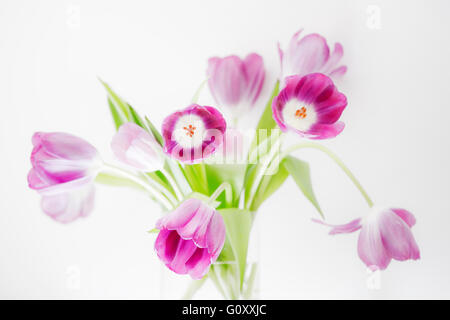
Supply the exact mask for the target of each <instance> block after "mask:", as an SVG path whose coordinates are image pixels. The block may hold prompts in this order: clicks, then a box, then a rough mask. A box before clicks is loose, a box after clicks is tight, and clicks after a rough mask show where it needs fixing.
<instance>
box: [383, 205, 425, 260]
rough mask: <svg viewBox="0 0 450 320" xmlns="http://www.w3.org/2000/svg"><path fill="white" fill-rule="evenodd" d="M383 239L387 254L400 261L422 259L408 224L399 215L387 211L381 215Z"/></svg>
mask: <svg viewBox="0 0 450 320" xmlns="http://www.w3.org/2000/svg"><path fill="white" fill-rule="evenodd" d="M379 227H380V233H381V238H382V241H383V244H384V247H385V248H386V250H387V252H389V254H390V255H391V257H392V258H394V259H395V260H399V261H404V260H408V259H413V260H417V259H419V258H420V251H419V247H418V246H417V243H416V241H415V239H414V237H413V235H412V232H411V230H410V227H409V226H408V224H407V223H406V222H405V221H404V220H403V219H402V218H401V217H400V216H398V215H397V214H395V213H394V212H392V211H390V210H389V211H387V212H385V213H383V214H380V217H379Z"/></svg>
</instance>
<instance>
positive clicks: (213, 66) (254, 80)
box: [207, 53, 265, 117]
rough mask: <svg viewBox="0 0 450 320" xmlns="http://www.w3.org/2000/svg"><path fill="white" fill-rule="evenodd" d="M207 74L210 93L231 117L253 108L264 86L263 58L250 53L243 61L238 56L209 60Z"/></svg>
mask: <svg viewBox="0 0 450 320" xmlns="http://www.w3.org/2000/svg"><path fill="white" fill-rule="evenodd" d="M207 75H208V77H209V79H208V84H209V89H210V91H211V94H212V95H213V97H214V99H215V100H216V103H217V104H218V105H219V106H220V107H223V108H225V109H227V111H228V112H230V113H231V116H232V117H238V116H241V115H242V114H241V112H243V111H245V110H247V109H248V108H250V107H252V106H253V105H254V104H255V102H256V100H257V99H258V97H259V94H260V92H261V88H262V86H263V83H264V77H265V71H264V63H263V59H262V57H261V56H260V55H258V54H256V53H251V54H249V55H248V56H247V57H245V59H243V60H242V59H241V58H239V57H237V56H228V57H225V58H218V57H214V58H210V59H209V61H208V70H207Z"/></svg>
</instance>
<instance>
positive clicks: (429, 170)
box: [0, 0, 450, 299]
mask: <svg viewBox="0 0 450 320" xmlns="http://www.w3.org/2000/svg"><path fill="white" fill-rule="evenodd" d="M449 10H450V2H448V1H445V0H442V1H438V0H435V1H418V0H414V1H379V0H372V1H366V0H363V1H361V0H354V1H332V0H330V1H287V0H285V1H280V0H278V1H242V0H241V1H231V0H228V1H211V0H209V1H142V2H138V1H109V0H108V1H107V0H104V1H75V0H74V1H67V0H66V1H17V0H14V1H5V0H1V1H0V110H1V117H0V153H1V157H0V178H1V180H0V194H1V196H0V198H1V201H0V209H1V210H0V298H14V299H15V298H64V299H73V298H88V299H91V298H139V299H140V298H144V299H146V298H159V297H160V278H161V267H160V263H159V261H158V260H157V258H156V256H155V254H154V253H153V249H152V245H153V241H154V235H149V234H147V233H146V230H149V229H150V228H152V226H153V224H154V222H155V221H156V219H157V218H158V216H159V211H158V207H157V206H156V205H155V204H153V203H151V202H150V201H148V200H147V199H146V197H145V196H144V195H140V194H136V193H135V192H133V191H130V190H125V189H123V190H119V189H114V188H108V187H98V188H97V191H98V192H97V198H96V209H95V211H94V212H93V214H92V215H91V217H89V218H88V219H83V220H82V221H77V222H75V223H73V224H70V225H59V224H57V223H55V222H54V221H52V220H51V219H49V218H48V217H46V216H45V215H44V214H42V213H41V211H40V208H39V197H38V195H37V194H36V193H35V192H33V191H32V190H29V189H28V188H27V183H26V175H27V171H28V169H29V167H30V164H29V153H30V151H31V141H30V138H31V135H32V134H33V132H34V131H38V130H39V131H67V132H70V133H73V134H76V135H79V136H82V137H84V138H86V139H88V140H89V141H91V142H92V143H93V144H94V145H95V146H96V147H97V148H98V149H99V150H100V151H101V153H102V154H103V156H104V158H106V159H111V158H112V156H111V151H110V150H109V143H110V139H111V136H112V134H113V126H112V122H111V119H110V116H109V113H108V109H107V106H106V101H105V94H104V90H103V88H102V87H101V86H100V84H99V83H98V81H97V79H96V76H100V77H102V78H103V79H105V80H106V81H108V82H109V83H110V84H111V85H112V86H113V87H114V88H115V89H116V90H117V91H118V92H119V93H120V94H121V95H122V96H124V97H125V98H126V99H128V100H129V102H130V103H131V104H132V105H133V106H135V107H136V108H137V109H138V110H139V111H141V112H142V113H146V114H148V115H149V116H150V117H151V118H152V119H153V120H154V122H155V123H157V124H160V123H161V120H162V119H163V118H164V116H165V115H167V114H168V113H169V112H171V111H173V110H176V109H178V108H181V107H184V106H186V105H187V103H188V102H189V101H190V98H191V96H192V94H193V92H194V91H195V90H196V88H197V86H198V84H199V83H200V82H201V81H202V80H203V79H204V77H205V68H206V61H207V59H208V57H210V56H213V55H221V56H223V55H228V54H233V53H235V54H239V55H241V56H242V55H245V54H247V53H249V52H252V51H256V52H258V53H260V54H261V55H263V57H264V61H265V65H266V68H267V72H268V76H267V81H266V85H265V87H264V91H263V96H262V100H260V105H262V104H263V103H264V101H263V100H265V99H267V94H268V92H269V90H270V86H271V85H272V83H273V81H274V79H275V77H276V75H277V73H278V70H279V61H278V56H277V50H276V43H277V41H280V42H281V43H282V44H283V45H286V44H287V42H288V40H289V38H290V36H291V35H292V34H293V33H294V32H295V31H296V30H298V29H299V28H301V27H303V28H305V31H306V32H307V33H310V32H319V33H321V34H323V35H324V36H326V37H327V39H328V41H329V44H333V43H334V42H335V41H339V42H341V43H342V44H343V46H344V51H345V54H344V60H343V61H344V63H345V64H347V65H348V67H349V71H348V73H347V75H346V76H345V77H344V79H342V80H341V81H340V82H338V86H339V88H340V90H341V91H343V92H345V93H346V95H347V97H348V100H349V105H348V108H347V109H346V111H345V112H344V115H343V120H344V121H345V122H346V124H347V127H346V129H345V130H344V132H343V133H342V134H341V135H340V136H339V137H338V138H336V139H334V140H332V141H329V142H327V145H329V146H330V147H331V148H332V149H333V150H334V151H336V152H337V153H338V154H339V155H340V156H341V157H342V158H343V159H344V160H345V161H346V162H347V164H348V165H349V166H350V167H351V168H352V169H353V170H354V172H355V174H356V175H357V176H358V177H359V178H360V180H361V181H362V183H363V185H364V186H365V187H366V188H367V190H368V191H369V193H370V194H371V196H372V197H373V198H374V199H375V201H376V202H377V203H378V204H380V205H395V206H400V207H404V208H407V209H409V210H411V211H412V212H413V213H414V214H415V215H416V218H417V221H418V222H417V225H416V226H415V227H414V229H413V231H414V234H415V237H416V240H417V241H418V243H419V246H420V249H421V254H422V259H421V260H420V261H418V262H403V263H399V262H393V263H392V264H391V265H390V266H389V268H388V269H387V270H386V271H384V272H383V273H381V275H380V279H379V288H378V289H376V288H373V287H371V286H368V285H367V283H368V282H370V277H369V276H368V274H367V271H366V268H365V267H364V265H363V264H362V262H361V261H360V260H359V259H358V257H357V253H356V240H357V234H352V235H342V236H335V237H330V236H328V235H327V230H326V229H325V228H324V227H321V226H319V225H316V224H313V223H311V221H310V218H311V217H315V216H316V213H315V212H314V209H313V207H312V206H311V205H310V204H309V203H308V202H307V201H306V200H305V199H304V198H303V197H302V195H301V194H300V193H299V191H298V189H297V188H296V186H295V185H294V183H293V182H292V181H291V180H289V181H288V182H287V183H286V184H285V185H284V186H283V188H282V189H281V190H280V191H279V192H277V193H276V195H275V196H274V197H272V198H271V199H270V200H268V201H267V202H266V203H265V205H264V206H263V207H262V209H261V210H260V212H259V239H260V240H259V255H260V262H261V277H260V288H261V297H262V298H287V299H290V298H360V299H370V298H450V252H449V249H448V248H449V245H450V232H449V227H450V202H449V201H448V197H449V194H450V179H449V178H450V168H449V163H450V152H449V147H448V139H449V138H450V128H449V126H448V121H449V119H450V105H449V103H448V86H449V79H450V78H449V74H450V62H449V61H450V60H449V56H450V44H449V39H450V34H449V30H450V20H449V19H448V11H449ZM378 18H379V19H378ZM200 102H201V103H204V104H207V103H212V101H211V98H210V96H209V95H208V93H207V91H205V92H203V94H202V96H201V100H200ZM297 155H298V156H299V157H303V158H304V159H306V160H308V161H310V162H311V168H312V175H313V182H314V186H315V189H316V193H317V197H318V199H319V201H320V203H321V205H322V207H323V209H324V211H325V214H326V216H327V218H328V221H329V222H331V223H341V222H346V221H348V220H349V219H352V218H354V217H356V216H359V215H362V214H364V213H365V211H366V207H365V203H364V201H363V200H362V198H360V197H359V195H358V193H357V191H356V189H354V187H353V186H352V185H351V184H350V183H349V181H347V180H346V177H345V176H344V175H343V174H342V173H341V172H340V171H339V170H338V169H337V167H336V166H335V165H334V164H333V163H331V162H330V161H329V160H328V159H327V158H326V157H324V156H323V155H321V154H318V153H317V152H314V151H302V152H298V153H297ZM181 283H182V284H183V285H184V284H185V282H183V281H180V286H181ZM181 289H182V288H180V293H181ZM209 292H210V291H208V289H207V290H206V291H205V293H203V295H202V297H209Z"/></svg>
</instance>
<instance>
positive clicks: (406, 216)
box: [391, 208, 416, 227]
mask: <svg viewBox="0 0 450 320" xmlns="http://www.w3.org/2000/svg"><path fill="white" fill-rule="evenodd" d="M391 210H392V211H394V213H395V214H396V215H398V216H399V217H400V218H402V219H403V221H405V222H406V224H407V225H408V226H409V227H412V226H414V225H415V224H416V218H415V217H414V215H413V214H412V213H411V212H409V211H407V210H405V209H400V208H392V209H391Z"/></svg>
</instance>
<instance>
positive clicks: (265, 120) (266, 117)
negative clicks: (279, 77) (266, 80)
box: [256, 81, 280, 129]
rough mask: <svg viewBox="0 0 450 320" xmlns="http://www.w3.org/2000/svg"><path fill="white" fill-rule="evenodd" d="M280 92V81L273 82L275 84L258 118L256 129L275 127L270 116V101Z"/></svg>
mask: <svg viewBox="0 0 450 320" xmlns="http://www.w3.org/2000/svg"><path fill="white" fill-rule="evenodd" d="M279 92H280V81H277V82H276V83H275V86H274V88H273V90H272V95H271V96H270V99H269V101H267V104H266V108H265V109H264V112H263V114H262V116H261V118H260V119H259V122H258V125H257V126H256V129H272V128H275V127H276V125H277V124H276V122H275V120H273V116H272V101H273V99H274V98H275V97H276V96H277V95H278V93H279Z"/></svg>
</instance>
